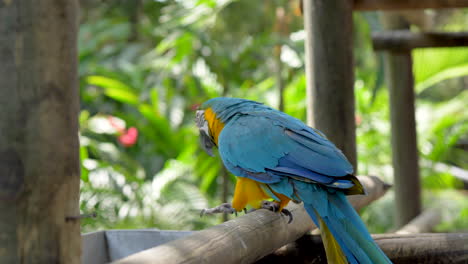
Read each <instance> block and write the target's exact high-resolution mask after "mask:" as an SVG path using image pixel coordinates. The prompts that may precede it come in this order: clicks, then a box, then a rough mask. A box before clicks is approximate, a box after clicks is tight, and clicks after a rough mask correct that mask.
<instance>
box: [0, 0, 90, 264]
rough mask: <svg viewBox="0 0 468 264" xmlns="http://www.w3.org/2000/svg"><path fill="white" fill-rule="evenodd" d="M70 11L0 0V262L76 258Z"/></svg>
mask: <svg viewBox="0 0 468 264" xmlns="http://www.w3.org/2000/svg"><path fill="white" fill-rule="evenodd" d="M77 13H78V2H77V1H76V0H72V1H59V0H55V1H53V0H42V1H35V0H23V1H12V0H2V1H0V62H1V63H0V105H1V107H2V110H1V111H0V212H1V213H0V263H80V254H81V251H80V247H81V238H80V223H79V221H78V220H68V221H67V220H66V217H67V216H76V215H79V181H80V176H79V172H80V167H79V155H78V153H79V152H78V146H79V144H78V121H77V115H78V109H79V105H78V87H77V84H78V80H77V39H76V38H77V28H78V23H77V22H78V21H77ZM70 219H71V218H70Z"/></svg>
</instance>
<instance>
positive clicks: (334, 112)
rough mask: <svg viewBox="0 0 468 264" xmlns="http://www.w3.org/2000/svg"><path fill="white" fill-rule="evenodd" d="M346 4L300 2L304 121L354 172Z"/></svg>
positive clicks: (339, 1) (350, 42)
mask: <svg viewBox="0 0 468 264" xmlns="http://www.w3.org/2000/svg"><path fill="white" fill-rule="evenodd" d="M351 5H352V2H351V1H349V0H314V1H304V28H305V30H306V41H305V54H306V59H305V61H306V68H305V71H306V77H307V97H306V101H307V121H308V124H309V125H311V126H313V127H315V128H317V129H319V130H320V131H322V132H323V133H325V134H326V135H327V137H328V138H329V139H330V140H331V141H332V142H334V143H335V145H336V146H337V147H338V148H339V149H341V150H342V151H343V153H344V154H345V156H346V157H347V158H348V160H349V161H350V162H351V164H352V165H353V166H354V168H355V170H356V171H357V167H356V165H357V158H356V124H355V117H354V71H353V37H352V34H353V33H352V31H353V19H352V9H351V8H352V6H351Z"/></svg>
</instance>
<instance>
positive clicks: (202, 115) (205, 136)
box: [196, 97, 261, 156]
mask: <svg viewBox="0 0 468 264" xmlns="http://www.w3.org/2000/svg"><path fill="white" fill-rule="evenodd" d="M244 105H261V104H260V103H257V102H254V101H250V100H246V99H240V98H228V97H217V98H213V99H210V100H208V101H206V102H205V103H203V104H202V106H201V109H200V110H197V112H196V124H197V127H198V129H199V130H200V143H201V145H202V148H203V149H204V150H205V151H206V152H207V153H208V154H209V155H210V156H213V147H215V146H217V145H218V136H219V134H220V133H221V131H222V130H223V128H224V125H225V124H226V123H227V122H228V121H229V119H230V118H231V117H232V116H233V115H235V114H236V113H238V112H239V109H240V108H239V107H241V106H244Z"/></svg>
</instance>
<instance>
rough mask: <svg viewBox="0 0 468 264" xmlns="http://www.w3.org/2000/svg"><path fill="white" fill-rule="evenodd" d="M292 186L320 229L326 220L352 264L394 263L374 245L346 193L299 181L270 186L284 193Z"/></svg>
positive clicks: (295, 195)
mask: <svg viewBox="0 0 468 264" xmlns="http://www.w3.org/2000/svg"><path fill="white" fill-rule="evenodd" d="M291 183H293V186H294V192H293V193H290V192H291V191H290V190H291V188H288V189H289V191H288V192H289V194H290V195H291V196H289V197H292V198H295V199H296V200H300V201H303V202H304V207H305V209H306V211H307V213H308V214H309V215H310V217H311V218H312V220H313V221H314V222H315V224H316V225H317V226H320V219H321V220H322V221H323V223H324V224H325V225H326V226H327V227H328V230H329V231H330V233H331V234H332V235H333V237H334V239H335V240H336V242H337V243H338V244H339V245H340V247H341V250H342V252H343V253H344V255H345V256H346V258H347V260H348V262H349V263H357V264H359V263H361V264H364V263H369V264H372V263H378V264H380V263H392V262H391V261H390V259H388V257H387V256H386V255H385V254H384V253H383V252H382V250H381V249H380V248H379V247H378V246H377V244H376V243H375V242H374V240H373V239H372V237H371V236H370V234H369V232H368V231H367V228H366V227H365V225H364V223H363V222H362V220H361V218H360V217H359V215H358V214H357V213H356V211H355V210H354V208H353V207H352V206H351V204H350V203H349V201H348V199H346V196H345V194H344V193H343V192H341V191H337V190H328V189H326V187H322V186H319V185H316V184H310V183H306V182H301V181H296V180H294V181H293V182H291V181H289V182H286V181H282V182H281V183H278V184H273V185H270V187H271V188H272V189H273V190H275V191H276V192H280V193H283V192H284V191H286V188H285V187H286V186H287V185H289V186H290V185H291ZM283 194H285V193H283Z"/></svg>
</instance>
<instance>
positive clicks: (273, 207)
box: [260, 201, 293, 224]
mask: <svg viewBox="0 0 468 264" xmlns="http://www.w3.org/2000/svg"><path fill="white" fill-rule="evenodd" d="M260 208H263V209H267V210H270V211H272V212H275V213H276V212H278V211H279V210H280V208H281V205H280V204H279V203H277V202H272V201H262V203H261V207H260ZM280 213H281V214H282V215H285V216H288V217H289V220H288V224H290V223H291V222H292V220H293V215H292V213H291V212H290V211H289V210H288V209H285V208H283V209H281V212H280Z"/></svg>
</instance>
